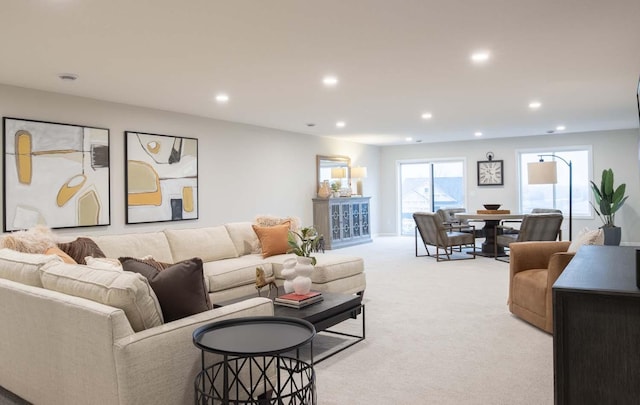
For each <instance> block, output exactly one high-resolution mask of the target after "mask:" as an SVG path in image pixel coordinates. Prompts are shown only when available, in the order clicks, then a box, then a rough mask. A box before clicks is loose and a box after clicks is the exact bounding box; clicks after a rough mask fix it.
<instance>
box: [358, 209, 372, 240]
mask: <svg viewBox="0 0 640 405" xmlns="http://www.w3.org/2000/svg"><path fill="white" fill-rule="evenodd" d="M360 224H361V226H362V236H369V233H370V231H369V203H368V202H366V203H362V204H361V205H360Z"/></svg>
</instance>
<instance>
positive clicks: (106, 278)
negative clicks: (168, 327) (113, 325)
mask: <svg viewBox="0 0 640 405" xmlns="http://www.w3.org/2000/svg"><path fill="white" fill-rule="evenodd" d="M40 279H41V280H42V285H43V286H44V288H46V289H48V290H53V291H58V292H61V293H64V294H69V295H73V296H76V297H82V298H86V299H89V300H91V301H95V302H99V303H101V304H105V305H109V306H112V307H115V308H120V309H122V310H123V311H124V313H125V314H126V315H127V319H129V323H130V324H131V328H133V330H134V331H136V332H139V331H141V330H145V329H149V328H152V327H154V326H158V325H162V322H163V319H162V309H161V308H160V304H159V303H158V299H157V298H156V295H155V294H154V292H153V290H152V289H151V287H150V286H149V282H148V281H147V279H146V278H145V277H144V276H143V275H141V274H137V273H131V272H128V271H117V270H104V269H96V268H92V267H88V266H84V265H80V264H67V263H62V262H60V261H56V262H51V263H48V264H46V265H44V266H42V267H41V268H40Z"/></svg>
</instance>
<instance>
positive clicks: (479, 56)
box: [471, 51, 490, 63]
mask: <svg viewBox="0 0 640 405" xmlns="http://www.w3.org/2000/svg"><path fill="white" fill-rule="evenodd" d="M489 56H490V55H489V52H488V51H478V52H474V53H473V54H471V61H472V62H473V63H483V62H486V61H488V60H489Z"/></svg>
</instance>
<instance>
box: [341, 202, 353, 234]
mask: <svg viewBox="0 0 640 405" xmlns="http://www.w3.org/2000/svg"><path fill="white" fill-rule="evenodd" d="M351 207H352V205H351V202H346V203H342V204H340V213H341V218H340V226H341V228H342V233H341V235H340V238H341V239H350V238H351Z"/></svg>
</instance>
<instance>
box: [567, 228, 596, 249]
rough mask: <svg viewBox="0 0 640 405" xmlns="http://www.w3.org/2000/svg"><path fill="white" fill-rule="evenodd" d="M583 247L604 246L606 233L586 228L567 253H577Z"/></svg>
mask: <svg viewBox="0 0 640 405" xmlns="http://www.w3.org/2000/svg"><path fill="white" fill-rule="evenodd" d="M582 245H604V231H603V230H602V228H598V229H594V230H589V228H584V229H583V230H582V231H580V233H579V234H578V237H577V238H575V239H574V240H573V241H572V242H571V245H569V249H568V250H567V252H571V253H575V252H577V251H578V249H580V246H582Z"/></svg>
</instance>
